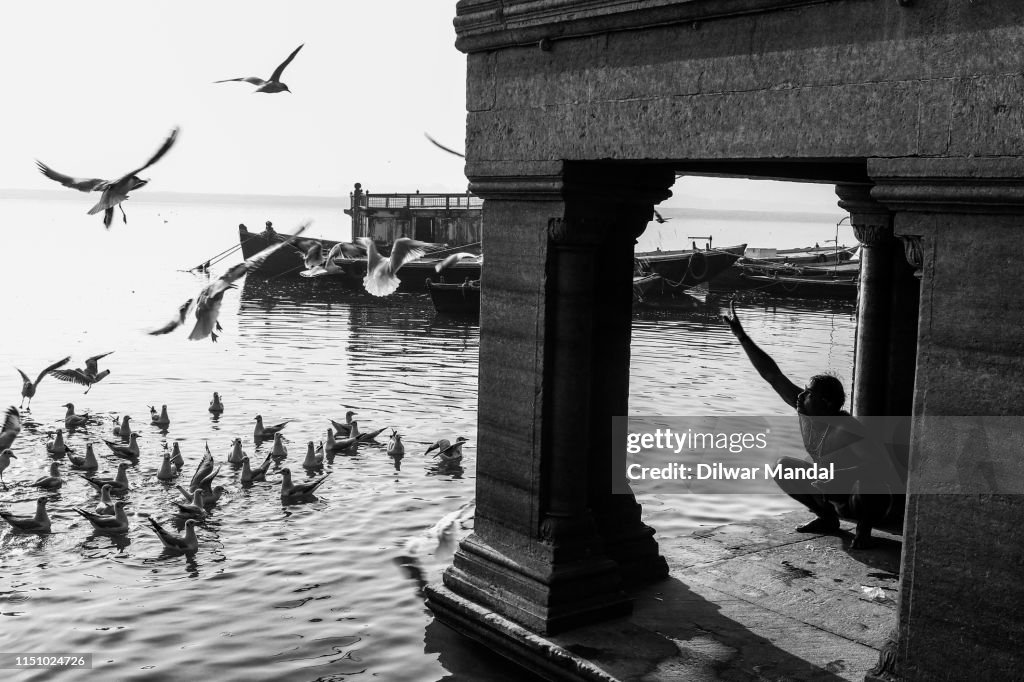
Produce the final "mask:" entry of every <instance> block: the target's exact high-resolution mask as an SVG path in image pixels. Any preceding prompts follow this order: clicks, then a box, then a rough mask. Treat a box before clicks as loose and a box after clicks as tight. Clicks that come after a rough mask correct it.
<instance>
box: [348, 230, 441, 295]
mask: <svg viewBox="0 0 1024 682" xmlns="http://www.w3.org/2000/svg"><path fill="white" fill-rule="evenodd" d="M358 241H359V243H360V244H362V245H363V246H365V247H366V277H364V278H363V287H364V288H365V289H366V290H367V291H368V292H369V293H370V294H372V295H374V296H388V295H389V294H392V293H394V292H395V290H396V289H398V285H399V284H401V282H402V281H401V280H400V279H398V277H397V275H398V270H399V269H400V268H401V267H402V266H403V265H405V264H406V263H410V262H412V261H414V260H416V259H418V258H422V257H423V255H424V254H426V252H427V249H430V248H432V247H435V246H437V245H436V244H431V243H429V242H420V241H416V240H415V239H409V238H408V237H401V238H399V239H396V240H395V243H394V244H392V245H391V256H390V257H388V258H384V257H383V256H381V255H380V254H379V253H377V246H376V245H375V244H374V243H373V240H372V239H370V238H369V237H360V238H359V239H358Z"/></svg>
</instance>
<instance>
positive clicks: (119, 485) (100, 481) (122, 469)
mask: <svg viewBox="0 0 1024 682" xmlns="http://www.w3.org/2000/svg"><path fill="white" fill-rule="evenodd" d="M128 467H129V464H128V462H121V463H120V464H118V465H117V475H116V476H115V477H114V478H95V477H92V476H79V478H82V479H84V480H85V481H87V482H88V483H89V485H91V486H92V487H93V488H95V489H96V491H97V492H101V491H102V490H103V486H104V485H109V486H110V492H111V493H113V494H115V495H120V494H122V493H126V492H128Z"/></svg>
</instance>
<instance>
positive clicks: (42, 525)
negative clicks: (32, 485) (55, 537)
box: [0, 497, 50, 533]
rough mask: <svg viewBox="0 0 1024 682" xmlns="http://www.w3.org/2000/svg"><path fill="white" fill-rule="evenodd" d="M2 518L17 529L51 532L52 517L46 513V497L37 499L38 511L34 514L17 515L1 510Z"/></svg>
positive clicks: (0, 515)
mask: <svg viewBox="0 0 1024 682" xmlns="http://www.w3.org/2000/svg"><path fill="white" fill-rule="evenodd" d="M0 518H2V519H3V520H4V521H6V522H7V523H9V524H11V526H12V527H13V528H15V529H17V530H20V531H24V532H27V533H49V532H50V517H49V516H48V515H47V514H46V498H45V497H40V498H39V499H37V500H36V513H35V514H34V515H33V516H17V515H15V514H11V513H10V512H6V511H0Z"/></svg>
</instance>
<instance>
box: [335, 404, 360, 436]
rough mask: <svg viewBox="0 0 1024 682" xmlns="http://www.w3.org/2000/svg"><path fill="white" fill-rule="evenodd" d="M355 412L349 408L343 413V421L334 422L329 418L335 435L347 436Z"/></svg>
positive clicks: (350, 430) (350, 429)
mask: <svg viewBox="0 0 1024 682" xmlns="http://www.w3.org/2000/svg"><path fill="white" fill-rule="evenodd" d="M355 414H356V413H355V412H353V411H352V410H349V411H348V412H346V413H345V421H344V422H336V421H334V420H333V419H332V420H331V425H332V426H333V427H334V431H335V435H337V436H348V435H349V434H350V433H351V432H352V417H354V416H355Z"/></svg>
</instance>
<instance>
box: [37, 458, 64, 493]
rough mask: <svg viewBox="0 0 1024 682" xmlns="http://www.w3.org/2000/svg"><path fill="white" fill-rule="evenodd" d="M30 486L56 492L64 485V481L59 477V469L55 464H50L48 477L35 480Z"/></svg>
mask: <svg viewBox="0 0 1024 682" xmlns="http://www.w3.org/2000/svg"><path fill="white" fill-rule="evenodd" d="M32 485H34V486H35V487H37V488H42V489H43V490H58V489H59V488H60V487H61V486H62V485H64V479H62V478H61V477H60V467H59V466H57V463H56V462H50V475H49V476H42V477H41V478H37V479H36V480H35V481H33V482H32Z"/></svg>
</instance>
